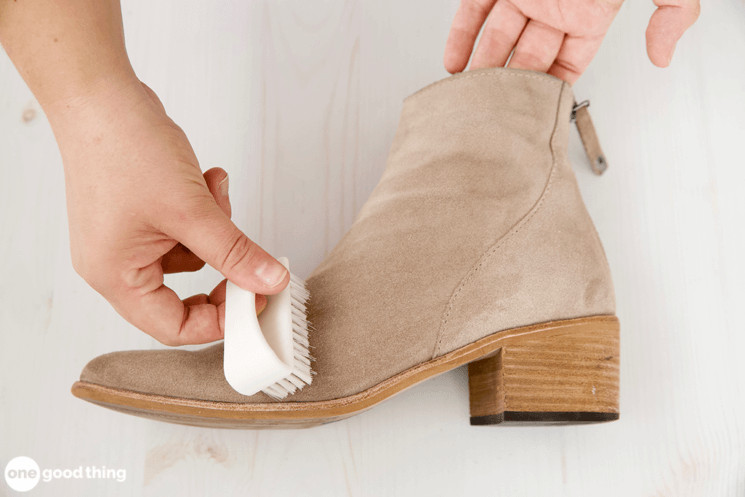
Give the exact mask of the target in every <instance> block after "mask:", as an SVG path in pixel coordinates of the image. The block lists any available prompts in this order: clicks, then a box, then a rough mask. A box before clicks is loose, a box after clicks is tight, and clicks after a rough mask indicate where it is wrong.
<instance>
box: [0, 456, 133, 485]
mask: <svg viewBox="0 0 745 497" xmlns="http://www.w3.org/2000/svg"><path fill="white" fill-rule="evenodd" d="M71 479H74V480H81V479H86V480H114V481H117V482H120V483H121V482H123V481H125V480H126V479H127V470H126V469H114V468H107V467H106V466H78V467H76V468H64V469H63V468H44V469H40V468H39V465H38V464H36V461H34V460H33V459H31V458H30V457H26V456H19V457H14V458H13V459H11V460H10V462H8V464H7V466H5V481H6V482H7V484H8V486H9V487H10V488H12V489H13V490H15V491H16V492H27V491H29V490H31V489H33V488H34V487H36V485H38V484H39V481H42V482H44V483H47V482H50V481H52V480H71Z"/></svg>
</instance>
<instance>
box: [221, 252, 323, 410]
mask: <svg viewBox="0 0 745 497" xmlns="http://www.w3.org/2000/svg"><path fill="white" fill-rule="evenodd" d="M278 260H279V261H280V262H281V263H282V264H283V265H284V266H285V267H286V268H287V269H288V270H289V261H288V260H287V258H284V257H283V258H280V259H278ZM309 298H310V293H309V292H308V290H307V288H306V287H305V281H303V280H302V279H301V278H298V277H296V276H295V275H293V274H292V273H291V274H290V283H289V284H288V285H287V287H286V288H285V289H284V290H282V291H281V292H280V293H278V294H276V295H269V296H267V304H266V307H265V308H264V311H263V312H262V313H261V315H260V316H258V317H257V316H256V295H255V294H254V293H253V292H250V291H248V290H244V289H242V288H240V287H239V286H237V285H235V284H233V283H231V282H228V285H227V293H226V299H225V355H224V358H223V370H224V373H225V379H227V381H228V383H229V384H230V386H231V387H232V388H233V389H234V390H235V391H237V392H238V393H241V394H243V395H253V394H255V393H257V392H259V391H262V392H264V393H265V394H267V395H269V396H270V397H272V398H275V399H283V398H285V397H287V396H288V395H290V394H293V393H295V392H297V391H298V390H300V389H301V388H303V387H304V386H305V385H309V384H310V383H311V381H312V380H313V371H312V369H311V356H310V350H309V348H310V345H309V342H308V332H309V331H310V325H309V323H308V320H307V312H306V304H307V302H308V299H309Z"/></svg>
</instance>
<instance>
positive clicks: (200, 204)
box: [168, 192, 290, 295]
mask: <svg viewBox="0 0 745 497" xmlns="http://www.w3.org/2000/svg"><path fill="white" fill-rule="evenodd" d="M187 212H189V213H190V217H189V218H188V219H186V220H183V219H182V221H180V222H176V223H175V226H173V227H172V229H170V230H169V232H168V235H169V236H171V237H173V238H175V239H176V240H178V241H179V242H181V243H182V244H183V245H185V246H186V247H187V248H188V249H189V250H191V251H192V252H194V253H195V254H196V255H197V257H199V258H200V259H202V260H203V261H204V262H206V263H207V264H209V265H210V266H212V267H214V268H215V269H217V270H218V271H220V272H221V273H222V274H223V275H224V276H225V277H226V278H227V279H228V280H230V281H232V282H233V283H235V284H236V285H238V286H240V287H241V288H243V289H245V290H249V291H252V292H254V293H259V294H262V295H272V294H275V293H279V292H280V291H282V290H283V289H284V288H285V286H287V283H288V282H289V280H290V276H289V272H288V271H287V269H286V268H285V267H284V266H283V265H282V264H281V263H280V262H279V261H277V260H276V259H275V258H274V257H272V256H271V255H269V254H268V253H267V252H266V251H265V250H264V249H262V248H261V247H259V246H258V245H257V244H256V243H254V242H253V241H251V240H250V239H249V238H248V237H247V236H246V235H245V234H244V233H243V232H242V231H241V230H239V229H238V227H237V226H236V225H235V224H233V222H232V221H231V220H230V218H228V216H227V215H225V213H224V212H223V211H222V209H220V207H219V206H218V205H217V203H216V202H215V200H214V198H213V197H212V195H210V194H209V192H207V195H205V196H203V197H200V200H198V201H197V204H196V205H194V206H191V207H190V208H188V209H187Z"/></svg>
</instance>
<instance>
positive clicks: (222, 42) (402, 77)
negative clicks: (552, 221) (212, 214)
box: [0, 0, 745, 497]
mask: <svg viewBox="0 0 745 497" xmlns="http://www.w3.org/2000/svg"><path fill="white" fill-rule="evenodd" d="M124 3H125V30H126V34H127V44H128V46H129V49H130V55H131V58H132V61H133V64H134V66H135V68H136V70H137V71H138V74H139V75H140V77H141V78H142V79H143V80H144V81H146V82H147V83H149V84H150V85H151V86H152V87H153V88H154V89H155V90H156V92H158V94H159V95H160V96H161V98H162V99H163V101H164V103H165V105H166V108H167V109H168V111H169V113H170V114H171V115H172V117H173V118H174V119H175V120H176V122H178V123H179V124H180V125H181V126H182V127H183V128H184V129H185V130H186V132H187V134H188V136H189V137H190V139H191V141H192V144H193V146H194V148H195V150H196V152H197V155H198V156H199V158H200V160H201V162H202V165H203V167H204V168H207V167H211V166H214V165H219V166H222V167H224V168H226V169H227V170H228V171H229V172H230V175H231V190H232V191H231V194H232V197H233V202H234V204H233V205H234V212H235V218H236V220H237V221H238V223H239V225H241V226H242V227H243V228H245V230H246V231H247V232H248V233H249V235H250V236H252V237H254V238H255V239H257V240H258V241H260V242H261V243H263V245H264V246H265V247H266V248H267V249H269V250H270V251H272V252H274V253H276V254H278V255H281V254H285V255H288V256H290V258H291V259H292V260H293V262H294V264H295V265H296V267H297V268H298V272H299V273H300V274H302V275H306V274H308V273H309V272H310V270H311V269H312V268H313V267H314V266H315V265H316V264H317V263H318V262H319V261H320V260H321V259H322V258H323V256H324V254H325V253H326V252H327V251H329V250H330V249H331V248H332V247H333V245H334V244H335V242H336V241H337V240H338V239H339V238H340V236H341V235H342V233H343V232H344V231H345V229H347V227H348V226H349V225H350V223H351V221H352V219H353V217H354V215H355V213H356V212H357V211H358V209H359V208H360V206H361V205H362V203H363V202H364V200H365V198H366V197H367V194H368V193H369V192H370V190H371V189H372V188H373V186H374V185H375V183H376V181H377V179H378V177H379V175H380V173H381V171H382V168H383V165H384V161H385V157H386V155H387V149H388V146H389V144H390V141H391V139H392V136H393V133H394V131H395V125H396V122H397V120H398V112H399V110H400V104H401V100H402V98H403V97H404V96H406V95H407V94H409V93H411V92H412V91H414V90H416V89H418V88H419V87H421V86H423V85H425V84H427V83H430V82H432V81H434V80H436V79H439V78H440V77H443V76H444V75H445V74H444V70H443V69H442V66H441V62H440V61H441V55H442V50H443V47H444V43H445V38H446V35H447V28H448V25H449V22H450V20H451V18H452V15H453V13H454V11H455V8H456V6H457V4H456V0H408V1H406V2H401V1H394V0H382V1H375V2H373V1H363V0H349V1H346V2H344V1H341V0H336V1H324V2H319V1H314V2H308V1H304V0H283V1H269V0H255V1H253V2H233V5H229V6H228V5H220V6H217V5H215V4H213V3H210V2H194V1H190V2H182V1H177V0H167V1H166V0H163V1H160V2H146V1H144V0H137V1H126V2H124ZM652 8H653V7H652V3H651V2H636V1H634V2H628V3H627V4H626V5H624V7H623V8H622V10H621V12H620V14H619V16H618V18H617V20H616V22H615V24H614V25H613V27H612V29H611V31H610V33H609V35H608V37H607V38H606V41H605V43H604V45H603V47H602V49H601V50H600V53H599V54H598V56H597V57H596V59H595V61H594V62H593V64H592V66H591V67H590V69H589V70H588V71H587V73H586V74H585V76H584V77H583V78H582V79H581V81H580V82H579V83H578V84H577V85H576V93H577V95H578V97H579V98H590V99H591V100H592V112H593V117H594V119H595V123H596V126H597V127H598V131H599V133H600V136H601V139H602V142H603V145H604V147H605V151H606V154H607V156H608V158H609V162H610V170H609V171H608V173H607V174H606V175H605V176H603V177H602V178H597V177H594V176H592V175H591V173H590V172H589V169H588V168H587V166H586V164H585V163H584V159H583V155H582V152H581V148H580V146H579V142H578V139H577V137H576V135H574V136H573V137H572V142H571V148H572V154H573V157H574V159H575V169H576V171H577V174H578V177H579V181H580V184H581V188H582V191H583V193H584V195H585V199H586V201H587V204H588V208H589V210H590V212H591V214H592V216H593V218H594V219H595V221H596V223H597V227H598V230H599V232H600V235H601V238H602V239H603V241H604V243H605V247H606V252H607V254H608V258H609V260H610V263H611V266H612V270H613V274H614V278H615V283H616V291H617V299H618V314H619V316H620V318H621V322H622V360H621V363H622V394H621V402H622V417H621V420H620V421H618V422H615V423H611V424H603V425H592V426H576V427H543V428H504V427H493V428H483V427H470V426H469V425H468V402H467V385H466V373H465V370H464V369H459V370H456V371H454V372H451V373H448V374H445V375H442V376H440V377H438V378H436V379H433V380H431V381H428V382H426V383H425V384H423V385H420V386H418V387H416V388H414V389H412V390H410V391H408V392H406V393H404V394H402V395H400V396H398V397H396V398H394V399H392V400H390V401H388V402H385V403H384V404H383V405H380V406H378V407H376V408H375V409H373V410H371V411H369V412H367V413H365V414H362V415H360V416H357V417H354V418H351V419H349V420H346V421H342V422H339V423H335V424H331V425H327V426H323V427H319V428H315V429H311V430H307V431H286V432H283V431H274V432H271V431H263V432H252V431H219V430H208V429H199V428H191V427H180V426H172V425H168V424H162V423H156V422H152V421H146V420H142V419H138V418H134V417H128V416H124V415H121V414H117V413H114V412H110V411H107V410H104V409H100V408H97V407H94V406H91V405H89V404H86V403H84V402H81V401H79V400H77V399H74V398H73V397H72V396H71V395H70V394H69V391H68V389H69V386H70V385H71V383H72V382H73V381H74V380H75V379H76V377H77V375H78V373H79V371H80V369H81V368H82V366H83V365H84V364H85V363H86V361H87V360H89V359H90V358H92V357H94V356H95V355H97V354H100V353H104V352H108V351H112V350H120V349H130V348H148V347H157V346H158V345H157V344H156V343H154V341H152V340H151V339H149V338H148V337H147V336H145V335H144V334H142V333H139V332H137V331H136V330H134V329H133V328H132V327H130V326H129V325H127V324H126V323H125V322H124V321H123V320H122V319H120V318H119V317H118V316H117V315H116V314H115V313H114V311H113V310H112V309H111V308H110V307H109V306H108V304H107V303H106V302H105V301H104V300H103V299H102V298H101V297H99V296H97V294H95V293H94V292H93V291H92V290H91V289H89V288H88V287H87V286H86V285H85V283H84V282H83V281H82V280H81V279H80V278H78V277H77V276H76V275H75V273H74V272H73V270H72V268H71V266H70V262H69V255H68V240H67V232H66V218H65V213H64V193H63V184H62V182H63V179H62V170H61V164H60V159H59V155H58V152H57V151H56V147H55V143H54V139H53V136H52V134H51V132H50V130H49V126H48V124H47V122H46V120H45V118H44V116H43V114H42V112H41V110H40V109H39V107H38V104H37V103H36V102H35V101H34V99H33V97H32V95H31V94H30V93H29V91H28V90H27V89H26V88H25V86H24V84H23V82H22V81H21V79H20V77H19V76H18V75H17V74H16V72H15V71H14V69H13V67H12V65H11V64H10V62H9V61H8V60H7V57H5V55H4V53H2V52H0V164H1V169H0V171H1V172H2V179H0V261H2V262H1V263H0V283H1V284H0V372H1V375H2V376H1V378H2V379H1V381H0V466H2V467H4V466H5V464H6V462H7V461H8V460H9V459H10V458H12V457H14V456H18V455H27V456H30V457H33V458H34V459H36V461H37V462H38V463H39V464H40V466H41V467H42V468H45V467H46V468H55V467H59V468H65V467H76V466H78V465H81V464H84V465H97V466H106V467H109V468H125V469H126V470H127V479H126V481H125V482H123V483H117V482H111V481H85V480H83V481H55V482H50V483H42V484H40V485H39V486H38V487H37V488H36V489H35V490H34V491H33V492H32V494H34V493H35V494H37V495H133V496H136V495H154V496H161V495H233V494H237V493H239V492H240V493H241V494H243V495H252V496H263V495H303V496H314V495H318V496H333V495H352V496H375V497H378V496H387V495H469V494H472V493H475V492H480V493H481V494H482V495H508V496H538V495H551V496H590V495H604V496H624V497H626V496H653V495H654V496H689V495H690V496H742V495H745V421H744V420H743V416H744V415H743V413H744V412H745V397H744V394H745V366H743V363H742V361H741V357H742V351H743V348H744V347H745V333H744V332H745V326H744V325H743V321H742V318H741V315H740V312H741V311H742V307H743V301H745V289H744V288H743V281H745V262H743V258H742V254H743V253H745V234H744V230H745V227H744V226H745V200H744V199H743V195H742V193H741V192H742V185H743V184H744V183H745V168H744V167H743V166H745V160H744V154H743V144H744V143H745V57H744V56H745V3H744V2H743V1H742V0H729V1H725V0H708V1H706V2H705V5H704V10H703V14H702V16H701V19H700V21H699V23H698V24H697V26H695V28H694V29H693V30H692V31H691V32H690V33H688V34H687V35H686V36H685V38H684V39H683V40H682V41H681V43H680V45H679V47H678V53H677V55H676V56H675V59H674V61H673V65H672V67H671V68H670V69H668V70H664V71H663V70H659V69H655V68H654V67H652V65H651V64H650V63H649V62H648V60H647V59H646V55H645V52H644V38H643V37H644V30H645V27H646V21H647V18H648V16H649V14H650V13H651V11H652ZM216 281H218V276H217V275H216V273H214V272H210V271H205V272H204V274H200V275H198V276H196V277H193V276H191V277H188V278H184V277H174V278H173V279H172V282H173V284H174V285H176V286H177V288H178V290H179V291H180V292H183V294H184V295H186V294H189V293H190V292H195V291H203V290H204V289H207V288H211V285H212V284H214V283H215V282H216ZM5 493H8V494H11V493H12V492H11V490H9V489H8V488H7V487H5V484H4V482H2V481H0V495H3V494H5Z"/></svg>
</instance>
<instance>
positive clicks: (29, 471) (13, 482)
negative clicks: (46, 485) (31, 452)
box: [5, 456, 41, 492]
mask: <svg viewBox="0 0 745 497" xmlns="http://www.w3.org/2000/svg"><path fill="white" fill-rule="evenodd" d="M40 478H41V470H40V469H39V465H38V464H36V461H34V460H33V459H31V458H30V457H26V456H19V457H14V458H13V459H11V460H10V462H9V463H8V465H7V466H5V481H6V482H7V483H8V486H9V487H10V488H12V489H13V490H15V491H16V492H27V491H29V490H31V489H32V488H34V487H35V486H36V485H38V484H39V479H40Z"/></svg>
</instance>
